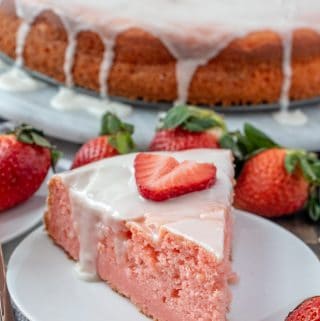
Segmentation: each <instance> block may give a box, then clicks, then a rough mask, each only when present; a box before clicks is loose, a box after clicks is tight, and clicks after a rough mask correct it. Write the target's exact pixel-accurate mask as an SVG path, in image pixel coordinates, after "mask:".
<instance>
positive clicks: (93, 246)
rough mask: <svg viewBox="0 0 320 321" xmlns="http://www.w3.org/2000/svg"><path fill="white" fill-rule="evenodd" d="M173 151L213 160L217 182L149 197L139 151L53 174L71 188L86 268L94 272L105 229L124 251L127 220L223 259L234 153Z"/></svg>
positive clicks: (156, 237) (157, 235)
mask: <svg viewBox="0 0 320 321" xmlns="http://www.w3.org/2000/svg"><path fill="white" fill-rule="evenodd" d="M164 154H165V153H164ZM170 155H171V156H173V157H175V158H176V159H177V160H178V161H180V162H182V161H185V160H191V161H196V162H206V163H213V164H214V165H215V166H216V167H217V178H216V183H215V184H214V185H213V186H212V187H210V188H209V189H206V190H203V191H199V192H193V193H190V194H186V195H184V196H180V197H177V198H173V199H170V200H167V201H164V202H153V201H150V200H146V199H144V198H143V197H142V196H141V195H140V194H139V192H138V189H137V186H136V182H135V176H134V159H135V157H136V154H128V155H123V156H117V157H113V158H108V159H105V160H102V161H99V162H96V163H92V164H90V165H87V166H84V167H81V168H79V169H76V170H73V171H70V172H65V173H62V174H59V175H56V176H55V177H54V178H53V179H56V178H59V179H61V180H62V182H63V184H64V186H65V187H66V188H67V189H68V191H69V199H70V204H71V211H72V216H73V221H74V228H75V230H76V231H77V232H78V234H79V242H80V265H81V266H82V269H83V271H86V272H88V273H90V272H91V273H92V274H94V273H95V268H96V267H95V264H96V263H95V262H96V255H97V244H98V242H99V240H100V239H101V235H103V233H104V231H105V230H106V229H107V230H108V229H110V230H111V231H112V232H113V233H114V234H115V235H116V237H117V238H119V240H120V241H119V242H118V244H119V251H118V252H121V238H122V235H123V233H125V231H126V224H128V223H129V224H134V225H136V227H137V228H140V229H143V230H144V231H145V232H146V233H147V234H148V235H149V236H150V238H151V239H152V240H153V241H154V242H157V241H158V240H159V238H161V235H162V234H163V232H165V231H170V232H171V233H173V234H176V235H179V236H181V237H184V238H186V239H188V240H189V241H191V242H194V243H195V244H198V245H200V246H202V247H203V248H205V249H206V250H207V251H209V252H210V253H212V254H213V255H215V257H216V259H217V260H218V261H220V260H223V254H224V243H225V227H226V226H225V225H226V221H227V219H228V216H229V212H230V208H231V202H232V196H233V195H232V190H233V173H234V170H233V163H232V155H231V152H230V151H227V150H210V149H202V150H189V151H183V152H176V153H170Z"/></svg>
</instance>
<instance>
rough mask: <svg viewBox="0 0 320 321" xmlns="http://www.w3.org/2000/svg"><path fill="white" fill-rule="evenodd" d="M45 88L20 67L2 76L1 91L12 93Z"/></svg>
mask: <svg viewBox="0 0 320 321" xmlns="http://www.w3.org/2000/svg"><path fill="white" fill-rule="evenodd" d="M42 87H43V83H42V82H40V81H37V80H35V79H34V78H32V77H30V76H29V75H28V74H27V73H26V72H24V71H23V70H21V69H19V68H18V67H13V68H10V69H9V70H7V71H5V72H3V73H1V74H0V89H1V90H5V91H11V92H19V91H34V90H38V89H40V88H42Z"/></svg>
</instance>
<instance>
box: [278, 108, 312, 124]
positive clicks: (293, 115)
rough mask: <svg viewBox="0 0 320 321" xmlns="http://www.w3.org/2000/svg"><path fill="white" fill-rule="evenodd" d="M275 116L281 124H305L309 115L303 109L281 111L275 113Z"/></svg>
mask: <svg viewBox="0 0 320 321" xmlns="http://www.w3.org/2000/svg"><path fill="white" fill-rule="evenodd" d="M273 118H274V119H275V120H276V121H277V122H278V123H279V124H281V125H286V126H303V125H305V124H306V123H307V122H308V117H307V115H306V114H305V113H303V112H302V111H301V110H299V109H298V110H293V111H286V110H284V111H279V112H276V113H274V114H273Z"/></svg>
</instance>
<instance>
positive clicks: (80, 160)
mask: <svg viewBox="0 0 320 321" xmlns="http://www.w3.org/2000/svg"><path fill="white" fill-rule="evenodd" d="M133 132H134V127H133V126H132V125H131V124H127V123H124V122H122V121H121V120H120V119H119V118H118V117H117V116H115V115H114V114H112V113H110V112H108V113H106V114H105V115H104V116H103V118H102V126H101V132H100V136H99V137H96V138H93V139H91V140H89V141H88V142H87V143H85V144H84V145H83V146H82V147H81V148H80V150H79V151H78V152H77V154H76V156H75V158H74V160H73V164H72V169H74V168H77V167H80V166H83V165H86V164H89V163H92V162H95V161H98V160H101V159H103V158H107V157H112V156H116V155H120V154H127V153H130V152H132V151H134V149H135V144H134V141H133V139H132V134H133Z"/></svg>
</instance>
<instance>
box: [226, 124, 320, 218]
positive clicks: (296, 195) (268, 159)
mask: <svg viewBox="0 0 320 321" xmlns="http://www.w3.org/2000/svg"><path fill="white" fill-rule="evenodd" d="M220 144H221V146H222V147H224V148H229V149H231V150H232V151H233V153H234V155H235V158H236V160H237V172H238V174H239V176H238V178H237V184H236V186H235V200H234V204H235V206H236V207H238V208H240V209H243V210H246V211H249V212H253V213H256V214H260V215H262V216H266V217H279V216H283V215H290V214H293V213H295V212H297V211H299V210H301V209H303V208H304V207H305V206H306V207H308V211H309V214H310V217H311V218H312V219H313V220H314V221H318V220H320V198H319V186H320V160H319V159H318V157H317V155H316V154H314V153H309V152H306V151H304V150H294V149H288V148H284V147H282V146H280V145H278V144H277V143H276V142H274V141H273V140H271V139H270V138H269V137H267V136H266V135H265V134H264V133H262V132H261V131H260V130H258V129H256V128H255V127H253V126H251V125H249V124H246V125H245V127H244V133H243V134H242V133H240V132H234V133H228V134H225V135H224V136H223V137H222V138H221V140H220Z"/></svg>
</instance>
